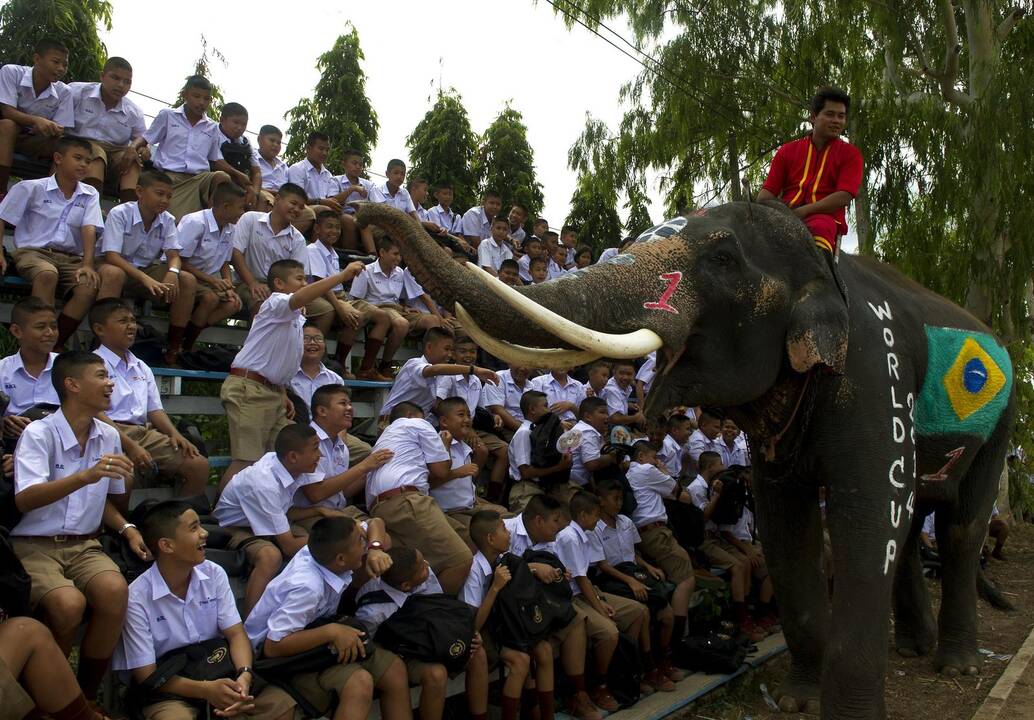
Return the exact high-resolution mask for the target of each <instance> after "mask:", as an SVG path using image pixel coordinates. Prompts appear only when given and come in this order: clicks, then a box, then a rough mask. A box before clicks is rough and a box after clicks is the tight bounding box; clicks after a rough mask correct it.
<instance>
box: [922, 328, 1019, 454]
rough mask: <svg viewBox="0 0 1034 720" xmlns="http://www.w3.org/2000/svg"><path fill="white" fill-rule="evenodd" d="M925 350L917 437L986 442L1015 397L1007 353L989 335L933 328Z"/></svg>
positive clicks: (927, 333) (928, 332)
mask: <svg viewBox="0 0 1034 720" xmlns="http://www.w3.org/2000/svg"><path fill="white" fill-rule="evenodd" d="M926 347H927V361H926V379H925V381H924V382H923V390H922V392H920V393H919V402H918V403H917V406H916V418H915V424H916V432H918V433H919V434H920V435H941V434H947V433H966V434H969V435H979V436H980V437H981V438H982V439H984V440H986V439H987V437H988V436H989V435H990V434H991V431H992V430H994V427H995V425H996V424H997V423H998V418H999V417H1001V414H1002V411H1003V410H1004V409H1005V406H1006V405H1007V404H1008V402H1009V395H1010V393H1011V392H1012V362H1011V361H1010V360H1009V353H1007V352H1006V351H1005V348H1003V347H1002V346H1001V345H999V344H998V341H997V340H995V339H994V338H993V337H992V336H990V335H988V334H987V333H981V332H973V331H971V330H959V329H957V328H943V327H930V326H929V325H927V326H926Z"/></svg>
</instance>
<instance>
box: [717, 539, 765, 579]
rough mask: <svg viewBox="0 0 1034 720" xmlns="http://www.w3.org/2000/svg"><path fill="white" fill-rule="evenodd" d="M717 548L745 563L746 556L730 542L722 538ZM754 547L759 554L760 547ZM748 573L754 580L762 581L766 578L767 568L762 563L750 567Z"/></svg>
mask: <svg viewBox="0 0 1034 720" xmlns="http://www.w3.org/2000/svg"><path fill="white" fill-rule="evenodd" d="M718 546H719V547H721V548H722V550H725V551H726V552H727V553H729V554H730V555H732V556H733V557H735V558H739V559H740V560H741V562H746V560H747V556H746V555H744V554H743V552H742V551H741V550H740V549H739V548H738V547H736V546H735V545H733V544H732V543H731V542H728V541H726V540H725V539H724V538H722V539H720V540H719V541H718ZM755 547H757V550H758V552H761V546H760V545H756V546H755ZM750 573H751V576H752V577H753V578H754V579H755V580H763V579H764V578H766V577H768V567H767V566H766V565H765V563H764V562H762V563H761V564H760V565H759V566H758V567H754V566H753V565H751V566H750Z"/></svg>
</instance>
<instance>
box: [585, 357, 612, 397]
mask: <svg viewBox="0 0 1034 720" xmlns="http://www.w3.org/2000/svg"><path fill="white" fill-rule="evenodd" d="M585 375H586V381H585V385H584V387H585V397H603V390H604V388H606V387H607V381H608V380H610V363H609V362H607V361H606V360H596V361H594V362H593V363H592V364H591V365H589V369H588V370H587V371H586V372H585ZM604 399H606V398H604Z"/></svg>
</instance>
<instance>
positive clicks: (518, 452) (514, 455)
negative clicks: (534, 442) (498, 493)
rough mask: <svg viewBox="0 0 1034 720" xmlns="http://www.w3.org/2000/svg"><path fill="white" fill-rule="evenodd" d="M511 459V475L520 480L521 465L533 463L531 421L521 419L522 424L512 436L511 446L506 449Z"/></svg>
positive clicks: (515, 480) (515, 479) (514, 479)
mask: <svg viewBox="0 0 1034 720" xmlns="http://www.w3.org/2000/svg"><path fill="white" fill-rule="evenodd" d="M506 455H507V457H508V458H509V460H510V477H511V478H513V481H514V482H520V479H521V465H531V421H530V420H523V421H521V426H520V427H519V428H517V431H516V432H515V433H514V434H513V437H512V438H510V447H508V448H507V450H506Z"/></svg>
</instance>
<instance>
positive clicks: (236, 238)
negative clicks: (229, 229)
mask: <svg viewBox="0 0 1034 720" xmlns="http://www.w3.org/2000/svg"><path fill="white" fill-rule="evenodd" d="M233 249H234V250H239V251H240V252H241V254H243V255H244V262H245V263H247V265H248V269H249V270H251V274H252V275H254V276H255V279H256V280H258V281H259V282H263V281H265V279H266V276H267V275H268V274H269V266H270V265H272V264H273V263H275V262H276V261H277V260H287V259H288V258H290V259H291V260H297V261H298V262H300V263H301V264H302V265H303V266H304V267H305V273H306V275H308V274H309V253H308V252H306V250H305V237H304V236H303V235H302V234H301V233H300V232H298V230H297V229H296V228H295V227H294V226H293V225H291V224H290V223H288V225H287V226H286V227H284V228H282V229H281V230H280V231H278V232H274V231H273V227H272V226H271V225H270V222H269V213H262V212H254V211H253V212H246V213H244V214H243V215H241V219H240V220H238V221H237V227H236V229H235V230H234V232H233Z"/></svg>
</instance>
